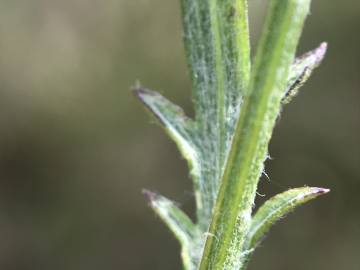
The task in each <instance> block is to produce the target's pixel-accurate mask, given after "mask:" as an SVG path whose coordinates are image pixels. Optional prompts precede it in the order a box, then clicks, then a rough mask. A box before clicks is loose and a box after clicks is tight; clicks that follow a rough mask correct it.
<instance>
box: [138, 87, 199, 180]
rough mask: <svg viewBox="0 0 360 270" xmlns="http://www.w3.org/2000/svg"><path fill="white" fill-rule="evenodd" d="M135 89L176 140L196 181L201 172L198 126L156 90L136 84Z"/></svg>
mask: <svg viewBox="0 0 360 270" xmlns="http://www.w3.org/2000/svg"><path fill="white" fill-rule="evenodd" d="M133 91H134V93H135V94H136V96H138V97H139V99H140V100H141V101H142V102H143V103H144V104H145V106H146V107H147V108H148V109H149V111H150V112H151V113H152V114H153V115H154V116H155V117H156V118H157V119H158V120H159V121H160V123H161V124H162V125H163V127H164V128H165V130H166V131H167V133H168V134H169V136H170V137H171V138H172V139H173V140H174V141H175V143H176V144H177V146H178V147H179V149H180V152H181V153H182V155H183V157H184V158H185V159H186V160H187V161H188V163H189V167H190V169H191V173H192V176H193V179H194V181H196V180H197V178H198V174H199V172H198V171H199V169H198V167H199V160H198V155H197V153H196V152H197V149H196V146H195V143H196V142H195V141H196V139H197V134H196V126H195V123H194V122H193V120H191V119H190V118H188V117H187V116H186V115H185V114H184V111H183V110H182V109H181V108H180V107H179V106H177V105H175V104H173V103H172V102H170V101H169V100H167V99H166V98H164V97H163V96H161V95H160V94H159V93H157V92H155V91H151V90H149V89H146V88H143V87H141V86H136V87H135V88H134V89H133Z"/></svg>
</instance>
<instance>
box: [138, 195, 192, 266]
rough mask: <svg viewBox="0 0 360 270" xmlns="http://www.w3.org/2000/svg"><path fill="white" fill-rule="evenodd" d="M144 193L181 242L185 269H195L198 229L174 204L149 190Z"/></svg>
mask: <svg viewBox="0 0 360 270" xmlns="http://www.w3.org/2000/svg"><path fill="white" fill-rule="evenodd" d="M143 193H144V195H145V196H146V197H147V199H148V200H149V203H150V206H151V208H152V209H153V210H154V211H155V213H156V214H157V215H158V216H159V217H160V218H161V219H162V220H163V221H164V223H165V224H166V225H167V226H168V228H169V229H170V230H171V231H172V232H173V233H174V235H175V236H176V238H177V239H178V240H179V242H180V244H181V247H182V257H183V263H184V267H185V269H187V270H193V269H195V268H194V261H196V255H197V254H196V253H195V254H194V245H195V244H196V241H194V239H198V238H199V232H198V230H197V227H196V226H195V225H194V223H193V222H192V221H191V220H190V218H189V217H188V216H187V215H186V214H185V213H184V212H183V211H182V210H181V209H179V208H178V207H177V206H176V204H175V203H174V202H172V201H170V200H169V199H167V198H165V197H163V196H161V195H159V194H156V193H153V192H150V191H148V190H144V191H143Z"/></svg>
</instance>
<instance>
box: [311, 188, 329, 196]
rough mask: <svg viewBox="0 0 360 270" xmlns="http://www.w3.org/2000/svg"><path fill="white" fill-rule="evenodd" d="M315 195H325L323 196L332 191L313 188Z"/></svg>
mask: <svg viewBox="0 0 360 270" xmlns="http://www.w3.org/2000/svg"><path fill="white" fill-rule="evenodd" d="M313 189H314V191H315V193H316V194H318V195H323V194H327V193H329V192H330V189H328V188H313Z"/></svg>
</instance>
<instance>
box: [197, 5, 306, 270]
mask: <svg viewBox="0 0 360 270" xmlns="http://www.w3.org/2000/svg"><path fill="white" fill-rule="evenodd" d="M309 7H310V0H286V1H284V0H272V1H270V7H269V12H268V15H267V16H266V19H265V26H264V32H263V35H262V36H261V38H260V42H259V48H258V50H257V53H256V57H255V63H254V67H253V70H252V74H251V80H250V85H249V91H247V92H246V93H245V98H244V103H243V105H242V108H241V113H240V118H239V121H238V123H237V127H236V131H235V135H234V138H233V142H232V147H231V151H230V154H229V157H228V159H227V164H226V167H225V171H224V174H223V177H222V180H221V186H220V190H219V193H218V196H217V200H216V204H215V208H214V211H213V218H212V222H211V225H210V228H209V233H210V234H213V235H215V236H216V237H208V238H207V240H206V244H205V248H204V253H203V257H202V261H201V264H200V268H199V269H200V270H209V269H238V268H240V266H241V264H242V259H241V257H242V251H243V245H244V242H245V236H246V233H247V231H248V229H249V226H250V222H251V212H252V205H253V202H254V199H255V196H256V189H257V184H258V181H259V178H260V175H261V173H262V171H263V168H264V164H263V163H264V160H265V159H266V157H267V155H268V152H267V151H268V143H269V140H270V138H271V135H272V131H273V127H274V125H275V120H276V118H277V117H278V114H279V113H280V109H281V106H280V105H281V99H282V97H283V91H284V89H285V88H286V84H287V78H288V72H289V69H290V66H291V64H292V62H293V61H294V57H295V51H296V47H297V44H298V41H299V38H300V34H301V32H302V28H303V24H304V21H305V18H306V16H307V15H308V12H309ZM216 239H221V241H216Z"/></svg>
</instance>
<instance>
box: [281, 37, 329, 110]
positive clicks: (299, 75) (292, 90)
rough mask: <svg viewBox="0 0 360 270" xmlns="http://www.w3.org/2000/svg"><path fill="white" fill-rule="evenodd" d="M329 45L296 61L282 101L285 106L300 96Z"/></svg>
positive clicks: (320, 47) (318, 48)
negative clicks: (300, 91) (299, 93)
mask: <svg viewBox="0 0 360 270" xmlns="http://www.w3.org/2000/svg"><path fill="white" fill-rule="evenodd" d="M327 47H328V45H327V43H326V42H323V43H321V44H320V45H319V47H317V48H316V49H314V50H312V51H310V52H307V53H305V54H303V55H302V56H300V57H298V58H296V59H295V61H294V63H293V64H292V66H291V68H290V72H289V76H288V83H287V88H286V91H285V93H284V98H283V99H282V103H283V104H288V103H290V101H292V99H293V98H294V97H295V96H296V95H297V94H298V92H299V89H300V87H301V86H303V85H304V83H305V82H306V81H307V80H308V79H309V78H310V75H311V74H312V72H313V71H314V69H315V68H317V67H318V66H319V65H320V64H321V62H322V60H323V59H324V57H325V54H326V51H327Z"/></svg>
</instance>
